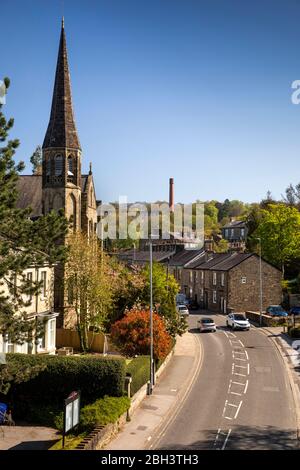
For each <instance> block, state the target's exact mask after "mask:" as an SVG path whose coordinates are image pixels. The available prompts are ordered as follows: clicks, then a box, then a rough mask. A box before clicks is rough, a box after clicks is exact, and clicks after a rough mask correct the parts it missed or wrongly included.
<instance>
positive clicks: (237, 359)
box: [234, 357, 247, 362]
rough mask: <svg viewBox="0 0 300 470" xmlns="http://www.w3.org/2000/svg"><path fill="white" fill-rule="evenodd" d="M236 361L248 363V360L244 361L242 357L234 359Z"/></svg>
mask: <svg viewBox="0 0 300 470" xmlns="http://www.w3.org/2000/svg"><path fill="white" fill-rule="evenodd" d="M234 359H235V360H236V361H243V362H247V359H243V358H242V357H234Z"/></svg>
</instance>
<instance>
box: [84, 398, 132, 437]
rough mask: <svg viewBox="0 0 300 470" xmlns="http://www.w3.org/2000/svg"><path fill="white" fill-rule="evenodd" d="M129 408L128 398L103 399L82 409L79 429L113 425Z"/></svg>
mask: <svg viewBox="0 0 300 470" xmlns="http://www.w3.org/2000/svg"><path fill="white" fill-rule="evenodd" d="M129 407H130V398H128V397H104V398H100V400H96V401H95V402H94V403H92V404H90V405H87V406H85V407H84V408H82V410H81V413H80V429H82V430H90V429H93V428H94V427H95V426H99V425H101V424H102V425H105V424H108V423H115V422H116V421H117V420H118V419H119V417H120V416H121V415H122V414H123V413H125V412H126V411H127V410H128V408H129Z"/></svg>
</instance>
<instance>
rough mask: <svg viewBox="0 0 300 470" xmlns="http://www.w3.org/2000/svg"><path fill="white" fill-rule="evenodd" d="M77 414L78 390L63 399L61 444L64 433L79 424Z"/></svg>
mask: <svg viewBox="0 0 300 470" xmlns="http://www.w3.org/2000/svg"><path fill="white" fill-rule="evenodd" d="M79 416H80V392H79V391H78V392H72V393H71V394H70V395H69V396H68V398H67V399H66V400H65V409H64V433H63V445H64V436H65V434H66V433H67V432H69V431H70V430H71V429H73V428H74V427H75V426H77V425H78V424H79Z"/></svg>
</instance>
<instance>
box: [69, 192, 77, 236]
mask: <svg viewBox="0 0 300 470" xmlns="http://www.w3.org/2000/svg"><path fill="white" fill-rule="evenodd" d="M69 201H70V202H69V210H68V212H69V214H70V219H71V221H72V224H73V230H74V231H75V230H76V228H77V218H76V199H75V196H74V194H71V195H70V197H69Z"/></svg>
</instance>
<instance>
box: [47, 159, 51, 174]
mask: <svg viewBox="0 0 300 470" xmlns="http://www.w3.org/2000/svg"><path fill="white" fill-rule="evenodd" d="M50 174H51V160H50V158H48V160H47V161H46V176H50Z"/></svg>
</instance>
